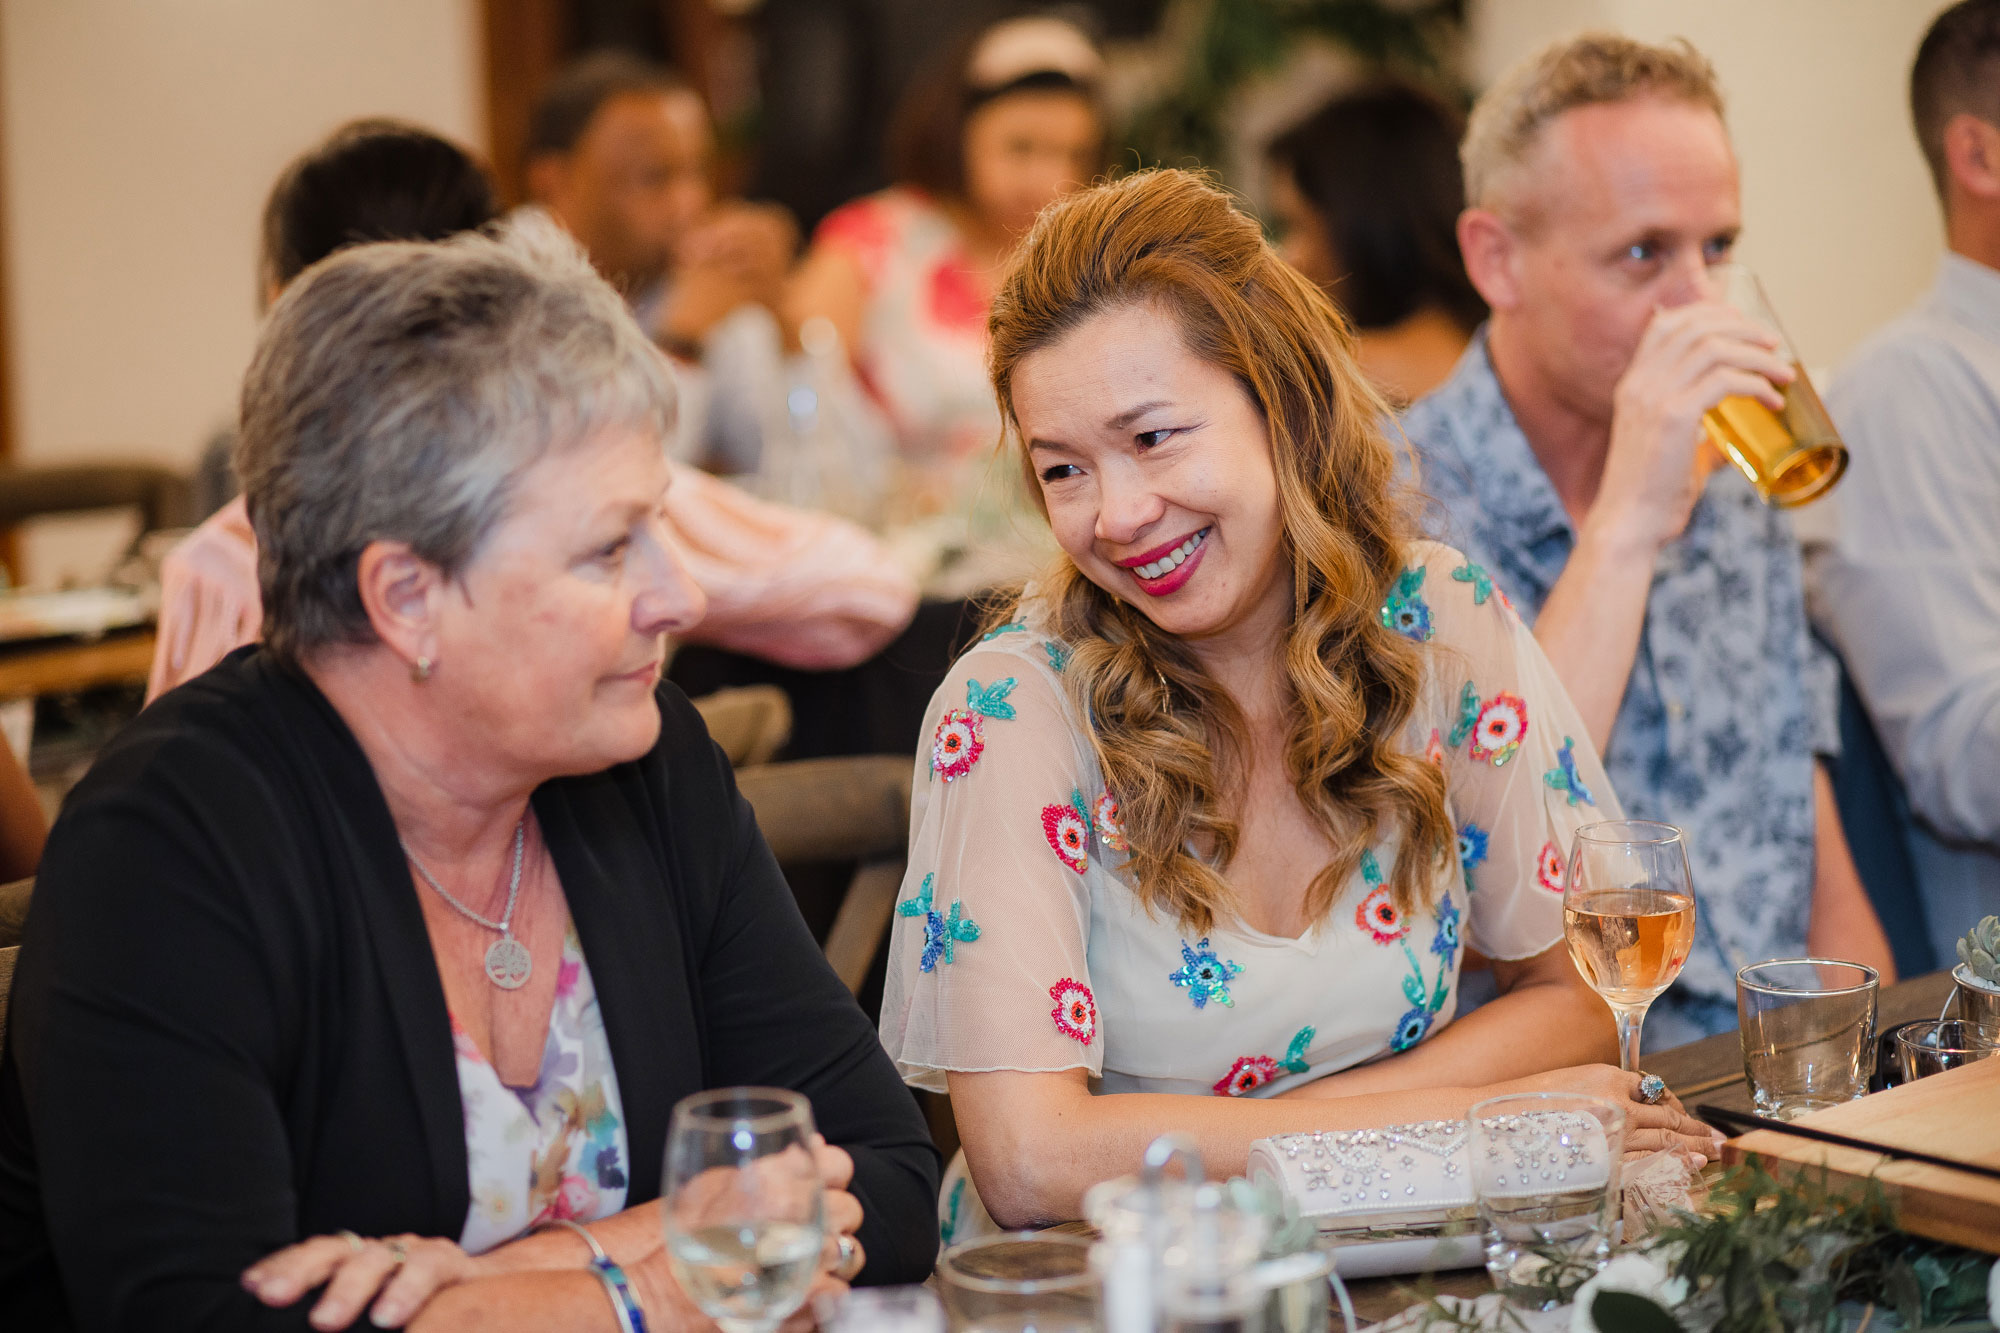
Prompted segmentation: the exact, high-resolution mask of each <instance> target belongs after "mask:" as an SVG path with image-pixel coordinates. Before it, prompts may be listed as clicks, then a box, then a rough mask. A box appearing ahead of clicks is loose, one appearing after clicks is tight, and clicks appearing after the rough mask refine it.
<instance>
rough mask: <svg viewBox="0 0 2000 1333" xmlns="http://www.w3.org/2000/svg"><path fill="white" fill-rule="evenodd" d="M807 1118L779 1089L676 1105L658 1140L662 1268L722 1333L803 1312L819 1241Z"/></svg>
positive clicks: (762, 1331) (821, 1213)
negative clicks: (663, 1149) (662, 1149)
mask: <svg viewBox="0 0 2000 1333" xmlns="http://www.w3.org/2000/svg"><path fill="white" fill-rule="evenodd" d="M812 1139H813V1122H812V1108H811V1107H810V1106H808V1105H807V1103H806V1099H805V1098H804V1097H801V1096H800V1095H799V1094H797V1093H796V1092H787V1091H784V1090H783V1089H779V1088H720V1089H717V1090H715V1091H712V1092H698V1093H696V1094H695V1095H693V1096H692V1097H685V1098H683V1099H682V1100H681V1102H680V1104H679V1105H678V1106H676V1107H674V1118H673V1125H672V1127H671V1128H670V1129H669V1130H668V1131H667V1153H666V1156H667V1162H666V1171H665V1178H664V1180H663V1181H662V1189H661V1191H660V1194H661V1211H662V1212H663V1213H664V1214H665V1218H666V1233H667V1262H668V1265H669V1266H670V1267H671V1268H672V1269H673V1273H674V1277H675V1278H676V1279H677V1280H678V1281H679V1282H680V1284H681V1289H682V1290H683V1291H685V1292H686V1293H687V1294H688V1296H689V1298H690V1299H691V1300H693V1301H694V1303H695V1304H696V1305H697V1306H699V1307H701V1312H702V1313H703V1314H705V1315H707V1316H708V1317H709V1318H711V1319H713V1320H714V1321H715V1322H716V1323H717V1324H719V1325H721V1326H722V1328H723V1329H724V1330H725V1333H769V1330H771V1329H775V1328H776V1327H777V1326H778V1325H779V1324H780V1323H781V1322H783V1320H784V1318H785V1317H786V1316H787V1315H789V1314H791V1313H792V1311H794V1310H796V1309H798V1308H799V1306H800V1305H802V1304H803V1303H804V1302H805V1298H806V1293H807V1291H808V1290H809V1289H810V1288H811V1287H812V1282H813V1278H814V1277H815V1276H816V1275H817V1274H818V1272H819V1266H820V1251H821V1249H822V1247H823V1245H824V1241H825V1236H826V1222H825V1207H824V1203H823V1201H822V1195H821V1185H820V1173H819V1165H818V1163H817V1162H816V1161H815V1160H814V1158H813V1153H812Z"/></svg>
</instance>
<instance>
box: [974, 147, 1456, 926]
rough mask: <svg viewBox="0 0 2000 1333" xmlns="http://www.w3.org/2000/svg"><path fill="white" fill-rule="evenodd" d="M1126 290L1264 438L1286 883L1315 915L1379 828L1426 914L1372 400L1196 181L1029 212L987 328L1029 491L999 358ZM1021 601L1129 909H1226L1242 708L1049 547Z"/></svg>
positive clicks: (1305, 297) (1229, 212)
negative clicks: (1100, 802)
mask: <svg viewBox="0 0 2000 1333" xmlns="http://www.w3.org/2000/svg"><path fill="white" fill-rule="evenodd" d="M1135 302H1147V303H1152V304H1155V305H1158V306H1160V307H1162V308H1163V309H1165V310H1167V311H1169V312H1171V313H1172V314H1173V315H1175V316H1176V317H1177V318H1178V322H1179V324H1180V330H1181V335H1182V337H1183V339H1184V340H1185V342H1186V345H1187V347H1188V348H1189V350H1190V351H1192V352H1193V353H1194V354H1195V355H1196V356H1198V357H1201V358H1202V359H1203V360H1205V361H1208V362H1210V363H1212V364H1214V365H1217V366H1220V367H1222V368H1224V369H1226V370H1228V371H1229V372H1230V373H1231V374H1232V375H1234V376H1235V377H1236V378H1237V380H1238V381H1239V382H1240V383H1241V384H1242V385H1243V387H1244V389H1245V390H1246V391H1247V392H1248V393H1249V394H1250V396H1251V398H1252V399H1253V400H1254V401H1255V402H1256V403H1257V405H1258V407H1259V408H1260V409H1261V411H1262V413H1263V416H1264V419H1265V421H1266V423H1268V426H1269V429H1270V436H1271V456H1272V462H1273V465H1274V470H1275V472H1276V474H1277V483H1278V500H1279V511H1280V515H1281V521H1282V524H1283V534H1282V541H1283V550H1282V557H1283V559H1284V560H1285V562H1286V563H1287V564H1288V565H1289V567H1290V569H1291V576H1292V618H1291V625H1290V629H1289V632H1288V635H1287V638H1286V642H1285V648H1284V668H1285V677H1286V680H1287V682H1288V688H1289V691H1290V694H1291V699H1290V700H1289V701H1288V702H1289V703H1290V704H1291V707H1290V709H1289V712H1288V715H1289V716H1290V717H1291V719H1292V724H1291V728H1290V731H1289V733H1288V734H1287V736H1286V738H1285V751H1284V755H1285V768H1286V772H1287V774H1288V775H1289V776H1290V778H1291V782H1292V786H1293V789H1294V790H1296V791H1297V793H1298V796H1299V800H1300V801H1301V802H1303V803H1304V805H1305V808H1306V809H1307V810H1308V811H1310V812H1311V813H1312V815H1313V816H1314V817H1315V818H1316V819H1317V820H1318V822H1319V824H1320V825H1321V827H1322V829H1323V830H1324V831H1325V834H1326V836H1327V838H1328V840H1329V841H1330V843H1331V844H1332V846H1333V849H1334V851H1333V859H1332V860H1331V861H1330V862H1329V863H1328V864H1327V865H1326V866H1325V867H1323V868H1322V869H1321V870H1320V872H1319V873H1318V874H1317V875H1315V876H1314V877H1313V881H1312V884H1311V886H1310V887H1309V889H1308V890H1307V898H1306V908H1307V911H1308V912H1309V914H1310V916H1311V919H1314V920H1318V919H1320V918H1321V917H1323V916H1324V915H1325V914H1326V913H1327V912H1328V911H1329V910H1331V908H1332V906H1333V902H1334V900H1335V898H1336V897H1338V896H1339V893H1340V890H1341V886H1342V885H1343V884H1345V883H1346V882H1347V880H1348V877H1349V876H1350V875H1352V874H1353V873H1354V871H1355V868H1356V867H1357V865H1359V864H1360V861H1361V857H1362V855H1363V853H1364V852H1365V851H1366V850H1367V849H1368V847H1369V844H1370V843H1371V842H1374V841H1376V840H1377V839H1378V838H1380V837H1382V836H1383V834H1384V833H1385V832H1387V831H1390V830H1395V831H1400V833H1401V834H1402V838H1401V847H1402V849H1403V850H1402V853H1401V854H1400V855H1398V856H1397V857H1396V858H1395V864H1394V867H1393V869H1392V870H1391V872H1390V876H1389V881H1388V882H1389V885H1390V888H1391V891H1392V893H1393V894H1394V896H1395V899H1396V901H1397V903H1398V905H1399V906H1401V907H1402V908H1403V909H1404V910H1406V911H1407V910H1410V909H1411V908H1412V907H1414V906H1416V905H1418V904H1423V905H1426V906H1427V905H1429V903H1430V901H1431V899H1432V897H1433V896H1434V893H1435V885H1436V881H1437V879H1438V875H1437V870H1438V867H1439V864H1440V859H1441V858H1442V857H1443V856H1444V855H1445V849H1446V847H1447V846H1448V840H1449V839H1450V838H1451V836H1452V834H1451V823H1450V820H1449V818H1448V817H1447V816H1446V813H1445V803H1444V795H1445V788H1444V776H1443V774H1442V773H1441V772H1440V771H1439V770H1438V768H1437V767H1436V766H1435V765H1433V764H1430V763H1428V762H1426V761H1425V760H1423V759H1422V758H1420V757H1418V756H1416V755H1413V754H1410V753H1408V752H1407V751H1406V750H1405V749H1404V748H1402V745H1401V744H1400V741H1401V736H1402V732H1403V730H1404V728H1405V726H1406V724H1407V723H1408V721H1409V719H1410V715H1411V712H1412V711H1413V710H1414V708H1415V706H1416V702H1417V698H1418V693H1419V691H1420V689H1421V687H1422V681H1423V672H1424V662H1423V653H1424V650H1423V649H1421V648H1419V647H1418V645H1416V644H1415V643H1413V642H1411V641H1410V640H1408V639H1405V638H1403V637H1402V636H1401V635H1399V634H1396V633H1395V632H1393V631H1392V630H1390V629H1388V628H1387V627H1385V626H1384V625H1383V623H1382V619H1381V614H1380V609H1381V607H1382V605H1383V602H1384V600H1385V599H1386V598H1387V596H1388V595H1389V592H1390V588H1391V585H1392V584H1393V583H1394V582H1395V580H1396V577H1397V575H1398V574H1400V573H1401V572H1402V570H1403V567H1404V564H1405V561H1406V560H1407V559H1409V556H1410V546H1411V543H1412V542H1413V541H1414V540H1415V538H1416V536H1417V531H1416V523H1415V520H1414V517H1413V507H1412V502H1411V498H1410V495H1409V493H1408V491H1407V489H1406V488H1405V487H1404V486H1403V485H1402V484H1400V483H1399V481H1398V477H1397V461H1396V456H1395V453H1394V451H1393V450H1392V448H1391V446H1390V444H1389V442H1388V441H1387V439H1385V438H1384V436H1383V434H1382V432H1381V429H1380V427H1379V425H1378V423H1379V422H1380V421H1382V420H1383V419H1384V418H1385V416H1386V413H1387V409H1386V407H1385V406H1384V404H1383V401H1382V399H1381V398H1380V397H1379V396H1378V395H1377V394H1376V393H1375V391H1374V390H1373V389H1372V388H1371V387H1370V386H1369V385H1368V382H1367V381H1366V380H1365V379H1364V378H1363V377H1362V375H1361V373H1360V371H1359V370H1358V369H1357V368H1356V365H1355V361H1354V351H1353V336H1352V334H1351V333H1350V332H1349V330H1348V327H1347V325H1346V323H1345V321H1344V320H1343V319H1342V318H1341V316H1340V315H1339V313H1338V312H1337V311H1336V310H1335V309H1334V307H1333V306H1332V304H1331V303H1330V302H1329V301H1328V300H1327V299H1326V297H1325V296H1324V295H1323V294H1322V293H1321V292H1320V290H1319V288H1318V287H1317V286H1315V285H1314V284H1313V283H1311V282H1309V281H1308V280H1306V279H1305V278H1303V277H1301V276H1300V275H1299V274H1298V272H1297V271H1295V270H1294V269H1292V268H1291V267H1290V266H1289V265H1287V264H1286V263H1284V261H1282V260H1281V259H1279V258H1278V256H1277V254H1276V252H1275V251H1273V250H1272V248H1271V247H1270V246H1269V245H1268V244H1267V243H1266V242H1265V240H1264V237H1263V234H1262V233H1261V232H1260V231H1259V230H1258V227H1257V224H1256V223H1255V222H1253V221H1251V220H1250V219H1249V218H1248V217H1246V216H1244V215H1243V213H1241V212H1239V211H1238V210H1237V209H1236V207H1235V206H1234V204H1233V203H1232V201H1231V200H1230V198H1229V196H1228V195H1226V194H1224V193H1223V192H1222V191H1221V190H1219V189H1216V188H1215V187H1214V186H1212V185H1210V184H1209V183H1208V182H1206V181H1205V180H1203V179H1202V178H1201V177H1199V176H1196V175H1192V174H1190V173H1188V172H1183V171H1151V172H1141V173H1138V174H1135V175H1132V176H1127V177H1125V178H1124V179H1121V180H1118V181H1114V182H1111V183H1109V184H1103V185H1099V186H1096V187H1095V188H1093V189H1089V190H1085V191H1082V192H1080V193H1077V194H1073V195H1071V196H1069V197H1068V198H1066V199H1064V200H1061V201H1060V202H1058V203H1056V204H1053V205H1051V206H1050V207H1049V208H1047V209H1046V210H1044V211H1043V213H1042V215H1041V217H1040V218H1039V219H1038V220H1037V221H1036V223H1035V226H1034V228H1033V230H1032V231H1031V232H1030V233H1029V234H1028V237H1027V240H1026V241H1025V242H1024V243H1023V245H1022V246H1021V248H1020V251H1019V254H1018V255H1017V257H1016V258H1015V260H1014V263H1013V266H1012V268H1011V269H1010V270H1009V272H1008V274H1007V276H1006V279H1005V281H1004V282H1003V283H1002V285H1001V288H1000V292H999V295H998V296H997V298H996V299H995V300H994V303H993V313H992V316H991V318H990V320H989V322H988V326H987V327H988V332H989V334H990V336H991V349H990V353H989V356H990V368H991V370H992V375H993V387H994V390H995V391H996V392H997V394H998V395H999V399H1000V408H1001V412H1002V415H1003V418H1004V421H1005V428H1006V431H1007V433H1008V434H1009V435H1010V436H1011V437H1012V438H1013V440H1014V442H1015V445H1016V447H1017V448H1019V449H1020V452H1021V458H1022V462H1023V466H1024V467H1028V468H1029V487H1030V490H1031V491H1033V492H1034V494H1035V495H1036V496H1037V502H1038V503H1040V495H1041V489H1040V486H1039V484H1038V483H1037V480H1036V478H1035V477H1034V474H1033V471H1032V468H1031V467H1030V466H1029V465H1028V463H1027V453H1026V446H1025V441H1023V439H1022V432H1021V427H1020V422H1019V420H1018V419H1017V417H1016V416H1015V412H1014V403H1013V395H1012V387H1013V382H1014V376H1015V373H1016V372H1017V370H1018V369H1019V367H1020V365H1021V360H1022V358H1023V357H1026V356H1027V355H1029V354H1030V353H1032V352H1034V351H1036V350H1038V349H1041V348H1045V347H1048V346H1050V345H1051V344H1054V343H1056V342H1058V341H1060V340H1061V339H1062V338H1063V337H1064V336H1065V335H1066V334H1068V333H1070V332H1071V331H1072V330H1074V329H1075V328H1076V327H1077V326H1078V325H1080V324H1082V323H1083V322H1084V321H1085V320H1087V319H1089V318H1090V317H1091V316H1093V315H1095V314H1098V313H1100V312H1102V311H1105V310H1109V309H1113V308H1116V307H1120V306H1124V305H1128V304H1131V303H1135ZM1044 513H1045V514H1046V506H1045V505H1044ZM1036 600H1037V602H1038V604H1040V605H1042V606H1044V607H1045V608H1046V609H1047V613H1048V614H1050V615H1052V616H1053V624H1052V625H1051V626H1050V628H1051V630H1052V631H1053V632H1054V633H1055V634H1056V635H1058V636H1059V637H1061V638H1062V639H1063V641H1064V642H1065V643H1067V644H1068V645H1069V648H1070V657H1069V661H1068V665H1067V668H1066V670H1065V671H1064V680H1065V682H1066V688H1067V689H1068V690H1069V691H1070V694H1071V696H1072V699H1073V701H1074V703H1075V705H1076V707H1077V710H1078V713H1079V715H1080V716H1083V717H1086V718H1088V719H1090V730H1091V741H1092V744H1093V745H1094V746H1095V748H1096V752H1097V758H1098V762H1099V764H1100V765H1101V766H1102V768H1103V770H1104V776H1105V780H1106V782H1107V784H1108V785H1109V787H1110V789H1111V790H1112V791H1113V792H1114V793H1115V794H1116V796H1117V799H1118V802H1119V807H1120V818H1121V820H1122V822H1123V824H1124V828H1125V836H1126V839H1127V841H1128V842H1129V844H1130V847H1131V853H1130V855H1131V859H1130V862H1129V863H1128V866H1129V870H1130V872H1131V878H1132V880H1133V884H1134V887H1135V888H1136V890H1137V892H1138V895H1139V898H1140V901H1141V902H1142V903H1144V904H1145V906H1146V908H1147V910H1148V911H1149V912H1151V911H1155V910H1159V911H1164V912H1167V913H1170V914H1171V915H1172V916H1173V917H1175V918H1176V919H1177V920H1178V921H1179V922H1180V923H1182V924H1183V925H1184V926H1185V927H1186V928H1188V929H1190V930H1196V931H1205V930H1207V929H1209V928H1210V926H1211V925H1213V924H1214V922H1215V921H1216V920H1217V919H1219V918H1220V919H1230V918H1232V917H1234V916H1235V915H1236V906H1237V904H1236V902H1235V898H1234V895H1233V894H1232V893H1231V891H1230V889H1229V886H1228V884H1227V883H1226V882H1225V881H1224V880H1223V878H1222V876H1221V874H1220V873H1219V872H1218V870H1217V869H1216V867H1227V866H1228V864H1229V862H1230V860H1231V859H1232V857H1233V855H1234V853H1235V851H1236V846H1237V825H1236V822H1235V820H1234V819H1232V818H1231V817H1230V812H1229V810H1228V809H1227V806H1226V802H1225V801H1224V799H1223V793H1224V791H1225V790H1226V788H1225V786H1224V783H1223V781H1222V774H1221V773H1220V771H1219V765H1218V760H1217V756H1218V755H1220V756H1223V757H1224V758H1225V760H1227V759H1228V758H1229V757H1232V756H1245V755H1247V754H1249V752H1250V751H1249V746H1248V744H1247V736H1246V732H1245V722H1244V718H1243V714H1242V711H1241V710H1240V709H1239V708H1238V707H1237V705H1236V703H1235V701H1234V700H1233V699H1231V698H1230V696H1229V695H1228V693H1227V692H1226V691H1224V690H1223V689H1222V688H1221V686H1219V685H1218V684H1217V683H1216V682H1215V681H1214V680H1213V679H1212V678H1211V677H1210V676H1209V675H1208V673H1207V672H1206V671H1204V670H1203V669H1202V666H1201V664H1200V663H1199V661H1198V660H1197V659H1196V657H1195V656H1194V654H1193V653H1191V652H1190V651H1189V650H1188V648H1187V645H1186V644H1185V643H1183V642H1182V641H1181V640H1179V639H1178V638H1176V637H1175V636H1174V635H1171V634H1168V633H1166V632H1165V631H1163V630H1161V629H1160V628H1159V627H1158V626H1156V625H1154V624H1153V623H1152V621H1151V620H1149V619H1148V618H1147V617H1146V616H1145V614H1144V613H1143V612H1141V611H1140V610H1138V609H1137V608H1136V607H1134V606H1132V605H1131V604H1130V603H1128V602H1127V601H1125V600H1124V599H1123V598H1120V597H1117V596H1114V595H1113V594H1111V593H1109V592H1106V591H1105V590H1104V589H1103V588H1100V587H1098V586H1097V585H1096V584H1095V583H1092V582H1091V581H1090V580H1089V579H1088V578H1086V577H1085V576H1084V574H1083V573H1082V571H1081V570H1079V569H1078V568H1077V567H1076V565H1075V563H1074V562H1073V561H1071V560H1070V559H1069V557H1068V556H1063V557H1061V558H1060V559H1059V560H1058V561H1057V562H1056V563H1055V564H1054V565H1053V566H1052V567H1051V568H1050V569H1049V570H1048V571H1047V572H1046V573H1045V574H1044V575H1043V576H1042V578H1041V579H1040V580H1039V582H1038V584H1037V590H1036ZM1002 614H1003V615H1005V616H1006V617H1007V618H1009V619H1011V618H1012V615H1011V614H1010V613H1009V612H1005V611H1003V612H1002ZM1191 848H1198V849H1202V850H1204V851H1205V852H1206V853H1207V857H1206V859H1204V857H1203V856H1200V855H1196V854H1195V853H1194V852H1193V851H1191V850H1190V849H1191Z"/></svg>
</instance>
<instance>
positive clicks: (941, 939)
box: [896, 873, 979, 972]
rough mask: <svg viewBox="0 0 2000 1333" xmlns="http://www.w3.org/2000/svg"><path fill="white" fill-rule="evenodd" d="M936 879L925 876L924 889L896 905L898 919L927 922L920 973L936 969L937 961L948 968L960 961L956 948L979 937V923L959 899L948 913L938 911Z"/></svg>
mask: <svg viewBox="0 0 2000 1333" xmlns="http://www.w3.org/2000/svg"><path fill="white" fill-rule="evenodd" d="M936 878H937V876H936V875H935V874H934V873H933V874H929V875H925V876H924V883H923V887H922V888H920V889H918V890H917V896H916V897H914V898H905V899H904V900H903V901H902V902H899V903H897V904H896V915H897V916H915V917H922V918H923V922H924V952H923V955H922V956H921V957H919V958H918V959H917V970H918V971H919V972H930V971H933V970H935V969H936V967H937V965H938V960H939V959H943V960H944V963H945V965H946V966H947V967H949V966H950V965H951V964H952V963H954V962H956V961H957V952H956V951H957V946H958V945H961V944H970V943H972V942H973V941H974V940H976V939H978V938H979V923H978V922H976V921H974V920H973V919H972V918H971V917H969V916H967V915H965V906H964V904H962V903H960V902H959V901H958V899H956V898H954V899H952V902H951V911H950V913H949V914H941V913H939V911H938V910H937V906H936V903H935V900H934V899H933V898H932V897H931V881H932V880H934V879H936Z"/></svg>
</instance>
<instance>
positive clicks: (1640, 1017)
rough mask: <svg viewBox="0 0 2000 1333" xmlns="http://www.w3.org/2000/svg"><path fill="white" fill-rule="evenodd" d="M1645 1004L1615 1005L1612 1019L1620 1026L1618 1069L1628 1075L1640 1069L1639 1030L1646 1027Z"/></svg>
mask: <svg viewBox="0 0 2000 1333" xmlns="http://www.w3.org/2000/svg"><path fill="white" fill-rule="evenodd" d="M1649 1007H1650V1006H1648V1005H1644V1004H1614V1005H1612V1006H1611V1017H1612V1018H1613V1019H1614V1020H1616V1021H1617V1024H1618V1067H1619V1068H1620V1069H1623V1070H1625V1071H1626V1072H1627V1073H1633V1072H1636V1071H1637V1070H1638V1068H1639V1029H1640V1028H1641V1027H1643V1026H1644V1025H1645V1022H1646V1010H1647V1009H1648V1008H1649Z"/></svg>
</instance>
